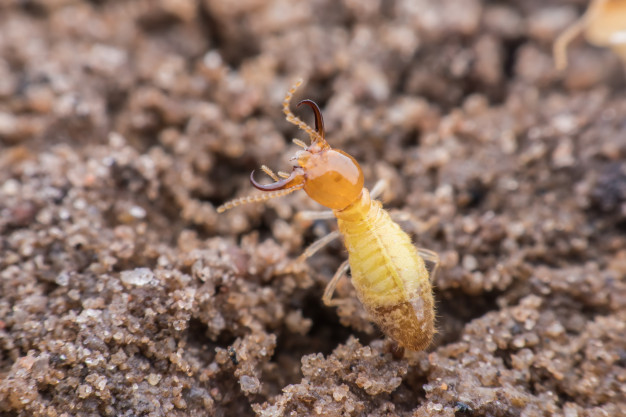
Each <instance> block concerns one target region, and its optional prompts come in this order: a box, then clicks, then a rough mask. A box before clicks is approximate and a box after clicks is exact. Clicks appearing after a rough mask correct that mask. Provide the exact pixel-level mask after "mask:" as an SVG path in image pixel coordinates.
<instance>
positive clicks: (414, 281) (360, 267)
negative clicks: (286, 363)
mask: <svg viewBox="0 0 626 417" xmlns="http://www.w3.org/2000/svg"><path fill="white" fill-rule="evenodd" d="M334 213H335V216H336V217H337V222H338V226H339V231H340V232H341V234H342V236H343V238H344V243H345V245H346V249H347V250H348V254H349V262H350V271H351V275H352V284H353V285H354V288H355V289H356V291H357V295H358V297H359V300H360V301H361V303H363V305H364V306H365V309H366V310H367V312H368V313H369V315H370V317H371V318H372V320H374V321H375V322H376V324H378V326H379V327H380V328H381V329H382V330H383V332H385V334H387V336H389V337H391V338H392V339H394V340H396V341H398V342H399V343H400V344H401V345H402V346H404V347H406V348H409V349H412V350H422V349H424V348H426V347H427V346H428V344H429V343H430V341H431V339H432V336H433V334H434V333H435V327H434V300H433V294H432V289H431V285H430V280H429V274H428V270H427V269H426V265H425V263H424V260H423V259H422V258H421V257H420V256H419V255H418V253H417V250H416V249H415V246H413V244H412V242H411V238H410V237H409V236H408V235H407V234H406V233H405V232H404V231H402V229H400V226H398V224H397V223H395V222H394V221H393V220H392V219H391V217H390V216H389V213H388V212H387V211H386V210H384V209H383V208H382V206H381V203H380V202H378V201H376V200H372V199H371V198H370V195H369V192H368V190H367V189H365V188H364V189H363V192H362V193H361V197H360V198H359V199H358V200H356V201H355V202H354V203H353V204H351V205H350V206H348V207H346V208H345V209H343V210H335V211H334Z"/></svg>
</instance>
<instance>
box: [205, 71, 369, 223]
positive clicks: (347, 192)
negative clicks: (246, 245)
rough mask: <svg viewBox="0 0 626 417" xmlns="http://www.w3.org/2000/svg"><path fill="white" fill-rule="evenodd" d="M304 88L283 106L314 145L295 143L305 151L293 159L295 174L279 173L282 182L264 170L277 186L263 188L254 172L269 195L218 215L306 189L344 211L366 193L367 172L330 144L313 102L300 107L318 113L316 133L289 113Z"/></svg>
mask: <svg viewBox="0 0 626 417" xmlns="http://www.w3.org/2000/svg"><path fill="white" fill-rule="evenodd" d="M299 85H300V83H298V84H296V85H295V86H294V87H292V88H291V89H290V90H289V93H288V94H287V97H285V101H284V102H283V112H284V113H285V115H286V116H287V121H289V122H290V123H293V124H295V125H297V126H298V127H300V128H301V129H302V130H304V131H305V132H307V133H308V134H309V137H310V138H311V144H310V145H308V146H307V145H306V144H305V143H303V142H302V141H300V140H298V139H294V143H296V144H297V145H299V146H301V147H303V148H304V150H301V151H298V152H297V153H296V155H295V156H294V157H293V158H291V161H292V162H293V170H292V171H291V174H284V173H281V172H279V173H278V174H279V175H280V176H281V177H282V179H279V178H278V176H276V175H275V174H274V173H273V172H272V171H271V170H270V169H269V168H267V167H265V166H263V167H262V169H263V171H264V172H265V173H267V174H268V175H269V176H270V177H272V178H273V179H274V180H275V182H274V183H272V184H267V185H262V184H260V183H258V182H257V181H256V180H255V179H254V171H253V172H252V173H251V174H250V181H251V182H252V185H253V186H254V187H255V188H257V189H259V190H261V191H266V192H267V194H265V195H261V196H258V197H244V198H241V199H237V200H233V201H231V202H228V203H226V204H224V205H222V206H221V207H218V209H217V210H218V212H222V211H225V210H227V209H229V208H231V207H235V206H238V205H240V204H245V203H248V202H255V201H265V200H267V199H270V198H273V197H279V196H282V195H285V194H289V193H291V192H292V191H295V190H300V189H304V191H305V192H306V193H307V194H308V195H309V197H311V198H312V199H313V200H315V201H317V202H318V203H320V204H321V205H323V206H326V207H328V208H330V209H333V210H342V209H344V208H346V207H348V206H349V205H350V204H352V203H353V202H354V201H355V200H356V199H357V198H358V197H359V195H360V194H361V191H362V190H363V172H362V171H361V167H360V166H359V164H358V162H357V161H356V160H355V159H354V158H353V157H352V156H350V155H348V154H347V153H345V152H343V151H340V150H335V149H332V148H331V147H330V145H329V144H328V143H327V142H326V139H325V136H324V120H323V118H322V113H321V111H320V109H319V107H318V106H317V104H315V103H314V102H313V101H311V100H303V101H301V102H300V103H299V104H298V107H299V106H301V105H302V104H306V105H308V106H309V107H311V109H313V112H314V113H315V129H312V128H311V127H309V126H308V125H307V124H306V123H304V122H303V121H301V120H300V119H298V118H297V117H296V116H294V115H293V113H292V112H291V110H290V109H289V102H290V101H291V97H292V95H293V93H294V91H295V89H296V88H297V87H298V86H299Z"/></svg>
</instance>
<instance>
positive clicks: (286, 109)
mask: <svg viewBox="0 0 626 417" xmlns="http://www.w3.org/2000/svg"><path fill="white" fill-rule="evenodd" d="M300 85H302V79H299V80H298V81H297V82H296V83H295V84H294V85H293V87H291V88H290V89H289V91H288V92H287V95H286V96H285V99H284V100H283V113H285V116H286V117H287V121H288V122H289V123H292V124H294V125H296V126H298V127H299V128H300V129H302V130H304V131H305V132H306V133H308V134H309V137H310V138H311V142H312V143H313V142H324V138H323V137H322V136H321V135H320V134H319V133H317V132H316V131H315V129H313V128H312V127H310V126H309V125H307V124H306V123H304V122H303V121H302V120H300V119H299V118H298V117H297V116H296V115H294V114H293V113H292V112H291V109H290V108H289V103H291V98H292V97H293V93H295V92H296V90H297V89H298V87H300Z"/></svg>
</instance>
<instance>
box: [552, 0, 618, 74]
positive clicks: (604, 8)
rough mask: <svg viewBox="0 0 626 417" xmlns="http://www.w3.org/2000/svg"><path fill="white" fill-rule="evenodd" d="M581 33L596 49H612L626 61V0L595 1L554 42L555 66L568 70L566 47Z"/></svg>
mask: <svg viewBox="0 0 626 417" xmlns="http://www.w3.org/2000/svg"><path fill="white" fill-rule="evenodd" d="M581 32H583V33H584V35H585V39H587V41H588V42H589V43H591V44H593V45H596V46H600V47H610V48H612V49H613V50H614V51H615V53H616V54H618V55H619V56H620V57H621V58H622V60H624V61H626V0H593V1H592V2H591V4H590V5H589V8H588V9H587V11H586V12H585V14H584V15H583V16H582V17H581V18H580V19H578V20H577V21H576V22H575V23H573V24H572V25H571V26H569V27H568V28H567V29H566V30H565V31H564V32H563V33H562V34H560V35H559V37H558V38H557V39H556V41H555V42H554V47H553V55H554V63H555V66H556V68H557V69H558V70H563V69H565V67H566V66H567V46H568V45H569V44H570V42H571V41H572V40H573V39H574V38H575V37H576V36H578V34H580V33H581Z"/></svg>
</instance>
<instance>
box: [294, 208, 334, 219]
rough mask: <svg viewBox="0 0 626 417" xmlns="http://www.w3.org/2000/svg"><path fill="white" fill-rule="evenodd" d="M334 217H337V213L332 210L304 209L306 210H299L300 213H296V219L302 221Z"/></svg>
mask: <svg viewBox="0 0 626 417" xmlns="http://www.w3.org/2000/svg"><path fill="white" fill-rule="evenodd" d="M334 218H335V214H334V213H333V212H332V210H325V211H312V210H304V211H299V212H298V214H296V219H297V220H300V221H314V220H330V219H334Z"/></svg>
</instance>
